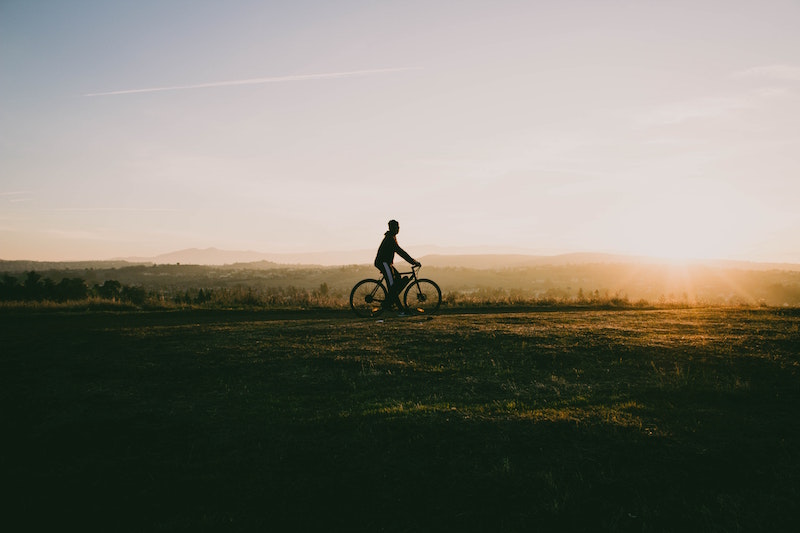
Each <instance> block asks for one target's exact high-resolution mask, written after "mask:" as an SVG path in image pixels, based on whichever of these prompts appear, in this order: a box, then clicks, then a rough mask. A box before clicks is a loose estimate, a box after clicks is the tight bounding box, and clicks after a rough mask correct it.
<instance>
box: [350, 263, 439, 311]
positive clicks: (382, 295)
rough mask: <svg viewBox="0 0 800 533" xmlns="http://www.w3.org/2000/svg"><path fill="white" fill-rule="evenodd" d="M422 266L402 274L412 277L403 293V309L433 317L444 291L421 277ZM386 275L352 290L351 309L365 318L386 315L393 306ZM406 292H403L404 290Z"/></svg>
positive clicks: (356, 285)
mask: <svg viewBox="0 0 800 533" xmlns="http://www.w3.org/2000/svg"><path fill="white" fill-rule="evenodd" d="M420 268H422V265H420V266H416V265H413V266H412V267H411V272H400V275H401V276H402V275H405V274H411V278H410V279H409V278H402V279H408V284H407V285H406V287H405V292H404V293H403V300H402V302H403V307H405V310H406V311H409V312H411V313H414V314H425V315H432V314H434V313H435V312H436V311H438V310H439V306H440V305H442V290H441V289H440V288H439V286H438V285H437V284H436V282H434V281H433V280H430V279H424V278H418V277H417V271H418V270H419V269H420ZM385 280H386V276H385V275H381V277H380V279H362V280H361V281H359V282H358V283H356V284H355V286H354V287H353V290H352V291H350V308H351V309H352V310H353V312H354V313H355V314H356V315H358V316H360V317H362V318H369V317H376V316H378V315H380V314H381V313H383V311H384V310H385V309H386V307H387V306H391V303H389V302H388V301H387V297H388V294H389V291H388V290H387V288H386V285H385V284H384V281H385ZM401 290H402V289H401Z"/></svg>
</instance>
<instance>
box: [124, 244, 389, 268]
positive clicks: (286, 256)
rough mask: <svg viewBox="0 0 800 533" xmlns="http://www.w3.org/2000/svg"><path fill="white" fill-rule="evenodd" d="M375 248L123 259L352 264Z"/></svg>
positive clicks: (196, 252)
mask: <svg viewBox="0 0 800 533" xmlns="http://www.w3.org/2000/svg"><path fill="white" fill-rule="evenodd" d="M372 253H374V252H369V251H364V250H362V251H349V252H348V251H343V252H318V253H314V252H309V253H277V254H276V253H264V252H254V251H250V250H248V251H237V250H220V249H219V248H202V249H200V248H187V249H185V250H178V251H176V252H170V253H166V254H161V255H157V256H155V257H124V258H120V259H121V260H123V261H129V262H134V263H151V264H159V265H164V264H176V263H181V264H185V265H209V266H211V265H219V266H222V265H233V264H242V263H257V262H268V263H276V264H282V265H327V266H333V265H350V264H358V263H365V262H367V259H368V258H369V257H370V254H372Z"/></svg>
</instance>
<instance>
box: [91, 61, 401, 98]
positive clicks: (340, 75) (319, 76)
mask: <svg viewBox="0 0 800 533" xmlns="http://www.w3.org/2000/svg"><path fill="white" fill-rule="evenodd" d="M404 70H416V69H414V68H412V67H401V68H381V69H373V70H352V71H349V72H329V73H326V74H301V75H295V76H278V77H273V78H251V79H246V80H230V81H217V82H212V83H198V84H195V85H173V86H169V87H151V88H149V89H126V90H122V91H109V92H103V93H89V94H85V95H84V96H111V95H115V94H134V93H154V92H159V91H178V90H182V89H204V88H206V87H227V86H231V85H255V84H259V83H279V82H284V81H305V80H325V79H331V78H347V77H350V76H362V75H364V74H381V73H386V72H401V71H404Z"/></svg>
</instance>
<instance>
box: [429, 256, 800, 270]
mask: <svg viewBox="0 0 800 533" xmlns="http://www.w3.org/2000/svg"><path fill="white" fill-rule="evenodd" d="M419 261H420V262H422V263H424V264H425V265H428V266H437V267H457V268H473V269H481V270H484V269H488V270H497V269H504V268H523V267H534V266H569V265H590V264H642V265H659V264H671V263H675V262H673V261H669V260H666V259H661V258H654V257H646V256H635V255H620V254H601V253H572V254H560V255H524V254H462V255H446V254H432V255H427V256H424V257H422V258H420V259H419ZM678 263H680V262H678ZM686 263H688V264H693V265H706V266H710V267H717V268H736V269H741V270H791V271H800V264H793V263H756V262H752V261H729V260H700V259H697V260H690V261H687V262H686Z"/></svg>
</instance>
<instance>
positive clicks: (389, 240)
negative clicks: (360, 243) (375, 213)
mask: <svg viewBox="0 0 800 533" xmlns="http://www.w3.org/2000/svg"><path fill="white" fill-rule="evenodd" d="M398 233H400V224H399V223H398V222H397V221H396V220H390V221H389V231H387V232H386V233H384V235H383V241H382V242H381V245H380V246H379V247H378V255H376V256H375V268H377V269H378V270H380V271H381V274H383V275H384V276H386V283H387V284H388V285H389V295H388V297H387V298H386V303H385V304H384V305H386V306H387V307H391V306H392V304H394V305H396V306H397V309H398V310H399V311H400V313H401V314H403V313H404V311H405V309H404V308H403V304H402V303H400V298H399V296H400V291H401V290H403V287H404V286H405V285H406V283H408V279H407V278H400V274H399V273H398V272H397V269H396V268H395V267H394V254H395V253H398V254H400V256H401V257H402V258H403V259H405V260H406V261H408V262H409V263H411V264H412V265H414V266H419V265H420V262H419V261H417V260H416V259H414V258H412V257H411V256H410V255H409V254H408V252H406V251H405V250H403V249H402V248H400V245H399V244H397V234H398Z"/></svg>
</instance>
